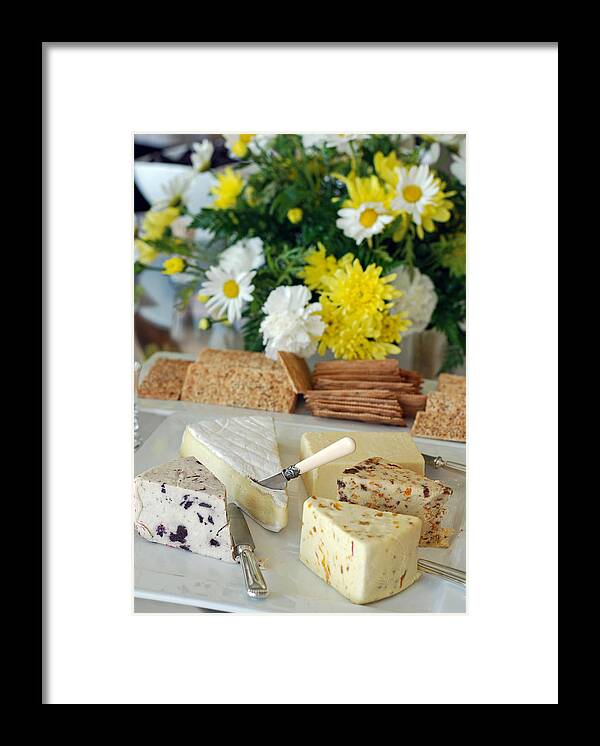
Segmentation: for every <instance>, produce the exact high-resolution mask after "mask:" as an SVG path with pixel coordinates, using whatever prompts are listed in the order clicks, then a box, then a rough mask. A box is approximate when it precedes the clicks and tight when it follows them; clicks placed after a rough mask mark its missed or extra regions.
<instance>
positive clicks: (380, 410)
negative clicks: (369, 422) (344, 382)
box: [308, 399, 404, 417]
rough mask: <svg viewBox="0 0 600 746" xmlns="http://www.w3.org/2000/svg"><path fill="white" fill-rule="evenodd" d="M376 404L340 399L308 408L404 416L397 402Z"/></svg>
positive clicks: (309, 404) (311, 404)
mask: <svg viewBox="0 0 600 746" xmlns="http://www.w3.org/2000/svg"><path fill="white" fill-rule="evenodd" d="M375 402H377V403H371V402H366V403H362V402H361V403H359V402H355V401H350V402H349V401H348V400H345V399H338V400H328V401H327V403H326V404H321V403H316V404H315V403H312V402H309V403H308V408H309V409H310V410H313V409H323V408H327V409H331V410H335V411H336V412H371V413H372V414H388V415H390V416H392V417H402V416H403V414H404V412H403V411H402V407H400V405H399V404H396V403H395V402H394V403H391V404H380V403H379V402H378V400H375Z"/></svg>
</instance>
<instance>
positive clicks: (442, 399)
mask: <svg viewBox="0 0 600 746" xmlns="http://www.w3.org/2000/svg"><path fill="white" fill-rule="evenodd" d="M425 411H426V412H428V413H431V414H443V415H447V416H448V417H454V418H455V419H456V420H462V421H463V422H464V420H465V418H466V399H465V397H464V396H456V395H451V394H446V393H443V392H439V391H432V392H431V394H429V396H428V397H427V407H426V409H425Z"/></svg>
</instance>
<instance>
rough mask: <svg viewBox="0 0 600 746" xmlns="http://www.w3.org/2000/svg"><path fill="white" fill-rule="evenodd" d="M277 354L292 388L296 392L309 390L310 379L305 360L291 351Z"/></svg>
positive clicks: (310, 386)
mask: <svg viewBox="0 0 600 746" xmlns="http://www.w3.org/2000/svg"><path fill="white" fill-rule="evenodd" d="M277 354H278V355H279V360H280V362H281V365H282V366H283V369H284V371H285V373H286V375H287V377H288V381H289V382H290V386H291V387H292V389H293V390H294V391H295V392H296V393H297V394H303V393H304V392H305V391H309V390H310V389H311V388H312V381H311V376H310V370H309V369H308V365H307V363H306V360H305V359H304V358H303V357H299V356H298V355H294V353H293V352H278V353H277Z"/></svg>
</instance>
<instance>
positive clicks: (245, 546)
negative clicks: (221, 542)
mask: <svg viewBox="0 0 600 746" xmlns="http://www.w3.org/2000/svg"><path fill="white" fill-rule="evenodd" d="M227 517H228V518H229V531H230V533H231V539H232V542H233V558H234V559H235V560H237V561H238V562H239V563H240V565H241V566H242V570H243V571H244V582H245V584H246V593H247V594H248V595H249V596H250V598H266V597H267V596H268V595H269V589H268V588H267V584H266V583H265V579H264V577H263V574H262V572H261V571H260V567H259V566H258V562H257V561H256V557H255V556H254V540H253V539H252V534H251V533H250V529H249V528H248V523H247V521H246V517H245V516H244V514H243V513H242V511H241V510H240V509H239V508H238V506H237V505H235V504H234V503H228V505H227Z"/></svg>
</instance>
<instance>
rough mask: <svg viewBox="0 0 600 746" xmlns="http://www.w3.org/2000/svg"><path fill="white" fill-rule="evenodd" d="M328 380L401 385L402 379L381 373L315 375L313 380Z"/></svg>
mask: <svg viewBox="0 0 600 746" xmlns="http://www.w3.org/2000/svg"><path fill="white" fill-rule="evenodd" d="M323 377H324V378H328V379H331V380H335V381H389V382H390V383H396V382H397V383H401V382H402V378H401V377H400V375H396V374H392V373H389V374H382V373H357V374H356V375H353V374H351V373H333V372H331V373H327V374H325V375H324V374H323V373H317V374H316V376H315V378H323Z"/></svg>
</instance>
